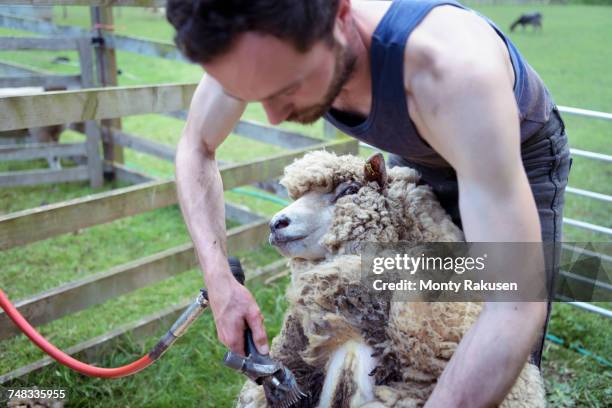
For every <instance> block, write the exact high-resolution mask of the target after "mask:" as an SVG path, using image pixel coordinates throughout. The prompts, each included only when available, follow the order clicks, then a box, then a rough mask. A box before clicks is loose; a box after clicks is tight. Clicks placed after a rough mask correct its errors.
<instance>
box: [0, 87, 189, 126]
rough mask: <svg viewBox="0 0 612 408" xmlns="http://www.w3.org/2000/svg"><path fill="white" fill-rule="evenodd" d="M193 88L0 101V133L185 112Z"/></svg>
mask: <svg viewBox="0 0 612 408" xmlns="http://www.w3.org/2000/svg"><path fill="white" fill-rule="evenodd" d="M196 85H197V84H195V83H187V84H168V85H158V86H134V87H108V88H95V89H85V90H79V91H57V92H45V93H41V94H37V95H24V96H9V97H6V98H0V131H7V130H14V129H24V128H30V127H37V126H49V125H60V124H65V123H69V122H84V121H87V120H100V119H113V118H119V117H123V116H130V115H138V114H145V113H162V112H169V111H176V110H181V109H186V108H187V107H188V106H189V103H190V102H191V97H192V95H193V92H194V91H195V87H196Z"/></svg>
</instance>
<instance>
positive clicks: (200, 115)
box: [176, 75, 268, 354]
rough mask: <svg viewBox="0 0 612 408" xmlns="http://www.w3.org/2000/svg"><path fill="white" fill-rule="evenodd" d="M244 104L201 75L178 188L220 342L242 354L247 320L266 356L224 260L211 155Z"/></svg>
mask: <svg viewBox="0 0 612 408" xmlns="http://www.w3.org/2000/svg"><path fill="white" fill-rule="evenodd" d="M244 109H245V104H244V103H243V102H240V101H236V100H234V99H232V98H230V97H228V96H226V95H225V94H224V93H223V90H222V88H221V86H220V85H219V84H218V83H217V82H216V81H215V80H214V79H213V78H211V77H209V76H207V75H205V76H204V77H203V78H202V81H200V84H199V85H198V87H197V89H196V91H195V94H194V96H193V99H192V101H191V106H190V109H189V115H188V117H187V122H186V125H185V128H184V130H183V135H182V137H181V140H180V142H179V144H178V148H177V151H176V184H177V191H178V199H179V203H180V206H181V210H182V212H183V218H184V219H185V223H186V224H187V228H188V230H189V233H190V235H191V238H192V240H193V243H194V246H195V250H196V254H197V256H198V259H199V262H200V265H201V267H202V270H203V271H204V280H205V282H206V287H207V289H208V296H209V300H210V307H211V309H212V312H213V314H214V317H215V324H216V327H217V335H218V337H219V340H221V342H222V343H224V344H225V345H226V346H228V347H229V348H230V349H231V350H233V351H235V352H239V353H244V329H245V321H246V322H247V323H248V325H249V327H250V328H251V330H252V332H253V339H254V340H255V343H256V344H257V348H258V350H259V351H260V352H262V353H264V354H266V353H267V352H268V342H267V337H266V333H265V330H264V327H263V317H262V315H261V312H260V311H259V308H258V306H257V304H256V303H255V300H254V299H253V296H252V295H251V294H250V293H249V291H248V290H247V289H246V288H245V287H244V286H242V285H240V284H239V283H238V282H237V281H236V280H235V279H234V277H233V276H232V274H231V272H230V270H229V266H228V262H227V246H226V229H225V209H224V199H223V184H222V180H221V174H220V172H219V169H218V167H217V163H216V161H215V151H216V149H217V147H218V146H219V145H220V144H221V142H223V140H225V138H226V137H227V135H228V134H229V133H230V132H231V131H232V129H233V127H234V125H235V124H236V122H237V121H238V120H239V119H240V116H241V115H242V113H243V112H244Z"/></svg>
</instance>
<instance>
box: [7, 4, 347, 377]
mask: <svg viewBox="0 0 612 408" xmlns="http://www.w3.org/2000/svg"><path fill="white" fill-rule="evenodd" d="M12 3H14V4H87V5H90V6H91V5H96V6H109V5H138V6H143V5H162V4H163V3H164V2H160V1H142V0H139V1H87V2H85V1H82V2H80V1H61V0H56V1H21V2H20V1H14V2H12ZM92 16H93V19H94V23H95V24H97V25H103V24H107V23H108V22H109V21H112V14H111V13H110V8H108V7H93V10H92ZM0 26H4V27H7V28H18V29H31V31H36V32H39V33H41V34H46V35H52V36H53V38H52V39H48V38H47V39H10V41H7V42H2V45H1V46H0V49H5V50H8V49H22V48H24V47H37V48H39V49H63V48H62V47H65V46H67V45H74V44H79V45H81V46H83V40H82V39H83V38H87V42H88V43H91V40H92V38H95V39H97V40H96V41H94V42H95V43H96V44H97V45H96V47H95V49H94V61H93V63H92V64H93V65H94V66H96V67H98V68H100V67H101V69H97V70H96V73H97V75H96V76H95V77H94V78H92V83H95V84H97V85H98V87H95V88H90V89H80V90H65V91H53V92H45V93H41V94H36V95H23V96H11V97H5V98H0V132H9V131H14V130H18V129H25V128H31V127H42V126H53V125H62V124H66V123H69V122H77V123H85V124H86V126H85V129H83V132H84V133H85V134H86V135H87V136H88V141H87V142H86V143H66V144H64V143H62V144H53V145H51V144H39V145H27V146H25V145H8V146H7V145H2V146H0V160H15V159H19V160H30V159H35V158H41V157H42V158H45V157H48V156H49V155H54V156H59V157H73V156H79V155H86V154H88V153H89V152H93V151H94V149H95V151H96V152H97V151H98V148H99V147H98V146H99V144H100V143H103V144H104V145H105V149H104V160H103V161H101V162H100V166H104V168H105V170H106V171H112V172H113V173H114V175H115V176H116V177H117V178H119V179H122V180H126V181H129V182H131V183H134V185H131V186H129V187H124V188H119V189H115V190H112V191H108V192H103V193H98V194H93V195H88V196H86V197H81V198H76V199H73V200H68V201H64V202H60V203H56V204H51V205H46V206H42V207H37V208H33V209H28V210H24V211H19V212H15V213H12V214H7V215H2V216H0V250H8V249H11V248H15V247H19V246H22V245H27V244H30V243H33V242H36V241H40V240H45V239H52V238H54V237H57V236H58V235H61V234H67V233H71V232H74V231H78V230H81V229H84V228H89V227H93V226H96V225H100V224H104V223H108V222H112V221H115V220H118V219H121V218H124V217H131V216H135V215H138V214H142V213H145V212H148V211H152V210H155V209H158V208H163V207H167V206H170V205H174V204H176V203H177V197H176V187H175V184H174V181H173V180H152V179H151V177H149V176H148V175H146V174H141V173H139V172H137V171H134V170H132V169H129V168H127V167H125V166H124V165H123V163H122V152H123V149H124V148H128V149H133V150H136V151H139V152H141V153H145V154H149V155H152V156H154V157H157V158H159V159H162V160H166V161H173V160H174V156H175V149H174V147H171V146H166V145H163V144H160V143H157V142H154V141H152V140H150V139H147V138H146V137H144V136H142V135H133V134H129V133H127V132H125V131H123V130H122V129H121V123H120V122H119V121H118V120H117V119H120V118H122V117H126V116H130V115H138V114H150V113H157V114H163V115H169V116H173V117H178V118H184V117H185V110H186V109H187V108H188V107H189V104H190V101H191V97H192V95H193V92H194V90H195V87H196V85H197V84H195V83H183V84H164V85H156V86H134V87H118V86H113V83H114V84H115V85H116V77H115V78H113V77H112V75H110V76H109V74H108V73H109V72H110V73H112V72H113V70H114V68H113V67H116V63H115V61H114V50H115V48H119V49H120V47H130V48H133V49H135V50H137V51H139V52H142V53H145V54H146V53H147V52H149V53H152V52H153V51H154V52H155V55H156V56H159V55H160V54H161V55H162V56H164V57H167V58H173V59H181V60H182V57H181V56H180V53H178V51H177V50H176V48H175V47H174V46H171V45H167V44H166V45H164V44H151V42H149V41H145V40H140V39H133V38H128V37H122V36H116V35H110V34H109V33H108V32H106V31H104V30H98V32H89V31H87V30H84V29H80V28H75V27H70V28H61V29H58V28H57V27H56V26H54V25H53V24H51V23H49V22H46V21H40V20H30V19H24V18H22V17H18V16H11V15H0ZM56 36H61V38H62V40H61V41H57V38H56ZM100 39H103V40H102V41H100ZM101 44H104V46H103V47H102V46H101ZM8 65H10V68H11V69H13V70H14V72H18V73H20V74H22V76H21V79H17V78H11V79H6V78H5V79H3V80H0V81H4V82H2V84H4V85H5V86H21V85H23V84H28V85H31V84H32V83H36V84H45V83H51V81H57V82H60V83H63V84H72V83H74V82H76V81H78V79H80V78H77V77H75V76H55V75H51V76H48V75H40V74H39V73H38V72H35V71H33V70H31V69H30V68H28V67H21V66H18V65H16V64H8ZM90 65H91V64H90ZM24 73H26V74H27V76H26V77H24V76H23V74H24ZM105 73H106V74H105ZM28 81H30V82H28ZM234 133H237V134H239V135H242V136H244V137H247V138H251V139H254V140H258V141H260V142H264V143H268V144H272V145H275V146H279V147H282V148H284V149H288V150H287V151H285V152H283V153H281V154H275V155H272V156H270V157H265V158H261V159H258V160H252V161H248V162H244V163H219V166H220V171H221V177H222V179H223V187H224V189H226V190H227V189H232V188H235V187H239V186H243V185H249V184H253V183H262V182H270V180H273V179H275V178H277V177H279V176H280V175H282V172H283V169H284V167H285V166H287V165H288V164H290V163H291V162H292V161H293V160H295V159H296V158H298V157H300V156H302V155H303V154H304V153H305V152H307V151H310V150H318V149H327V150H331V151H335V152H337V153H339V154H345V153H357V150H358V144H357V143H356V142H355V141H354V140H351V139H348V138H342V137H340V138H335V139H333V140H328V141H322V140H321V139H316V138H312V137H308V136H305V135H301V134H298V133H295V132H290V131H287V130H283V129H279V128H273V127H268V126H262V125H259V124H256V123H253V122H249V121H244V120H243V121H240V122H239V123H238V124H237V125H236V128H235V129H234ZM90 134H94V135H95V138H92V139H89V135H90ZM91 141H95V142H91ZM117 153H118V154H117ZM89 167H90V166H89V165H88V166H76V167H71V168H66V169H61V173H59V172H54V171H53V170H51V169H45V170H40V171H39V170H36V171H28V172H15V173H17V174H14V173H11V174H10V175H9V174H0V185H2V184H8V183H17V184H22V185H23V184H32V183H35V182H62V181H69V180H77V179H79V180H82V179H85V178H87V177H88V176H89V173H88V172H89V171H90V170H89ZM226 216H227V217H228V218H229V219H231V220H233V221H236V222H238V223H239V224H241V225H240V226H238V227H235V228H232V229H230V230H229V231H228V251H229V252H232V253H233V252H237V251H244V250H248V249H254V248H256V247H258V246H260V245H261V243H263V242H265V239H266V237H267V234H268V231H269V228H268V220H266V219H265V218H264V217H261V216H259V215H257V214H254V213H251V212H248V211H246V210H244V209H242V208H240V207H237V206H234V205H231V204H226ZM196 266H197V261H196V257H195V254H194V249H193V246H192V244H191V243H185V244H183V245H179V246H177V247H174V248H169V249H166V250H164V251H161V252H159V253H156V254H153V255H150V256H147V257H144V258H141V259H137V260H134V261H131V262H128V263H126V264H123V265H119V266H115V267H113V268H111V269H109V270H106V271H101V272H99V273H95V274H93V275H90V276H87V277H86V278H83V279H79V280H75V281H72V282H68V283H66V284H63V285H61V286H58V287H56V288H53V289H50V290H47V291H44V292H42V293H39V294H36V295H34V296H31V297H28V298H27V299H22V300H20V301H18V302H17V303H16V306H17V308H18V309H19V310H20V312H21V313H23V314H24V316H25V317H26V318H27V319H28V320H29V321H30V322H31V323H32V324H33V325H36V326H38V325H43V324H47V323H49V322H52V321H54V320H56V319H59V318H62V317H64V316H68V315H70V314H73V313H76V312H78V311H80V310H83V309H86V308H89V307H91V306H94V305H97V304H100V303H103V302H105V301H108V300H109V299H112V298H115V297H117V296H120V295H124V294H127V293H130V292H133V291H135V290H137V289H139V288H142V287H145V286H149V285H152V284H154V283H156V282H159V281H161V280H163V279H166V278H169V277H171V276H175V275H177V274H179V273H181V272H184V271H187V270H189V269H192V268H194V267H196ZM284 268H285V262H284V261H283V262H280V263H279V262H275V263H273V264H270V265H268V266H266V267H264V268H262V269H260V270H258V271H255V273H254V274H252V275H250V276H248V277H247V279H249V278H252V277H253V276H257V277H265V276H269V275H270V274H277V273H278V272H279V271H281V270H283V269H284ZM9 295H10V294H9ZM188 302H189V300H183V301H181V302H179V303H178V304H177V305H175V306H172V307H170V308H167V309H165V310H162V311H159V312H157V313H154V314H152V315H150V316H146V317H144V318H142V319H140V320H138V321H137V322H133V323H130V324H127V325H125V326H123V327H121V328H119V329H116V330H113V331H111V332H109V333H106V334H104V335H102V336H98V337H95V338H92V339H90V340H88V341H85V342H82V343H80V344H76V345H74V346H73V347H70V348H69V349H68V350H67V352H68V353H71V354H79V355H81V356H84V358H87V357H88V356H92V355H94V354H95V353H97V352H100V351H101V350H104V349H105V348H106V347H107V346H108V345H109V344H110V343H112V342H113V341H115V340H116V339H117V338H119V337H121V336H123V335H125V334H128V333H129V334H131V335H132V336H133V337H136V338H137V337H139V336H149V335H150V334H152V333H153V332H155V331H156V330H158V329H160V328H162V327H167V326H168V325H169V324H170V322H172V321H173V320H174V319H175V318H176V317H177V316H178V314H179V313H180V312H181V311H182V310H183V308H184V307H185V306H186V305H187V303H188ZM16 334H18V331H17V330H16V328H15V326H14V325H13V324H12V322H11V321H10V320H9V319H8V317H7V316H6V315H5V314H4V313H3V312H0V340H5V339H8V338H11V337H13V336H15V335H16ZM51 362H52V360H50V359H49V358H44V359H41V360H39V361H36V362H34V363H32V364H29V365H27V366H24V367H20V368H18V369H16V370H13V371H11V372H9V373H5V374H2V375H0V383H5V382H7V381H10V380H12V379H15V378H17V377H21V376H23V375H26V374H28V373H31V372H33V371H36V370H38V369H40V368H42V367H44V366H46V365H48V364H50V363H51Z"/></svg>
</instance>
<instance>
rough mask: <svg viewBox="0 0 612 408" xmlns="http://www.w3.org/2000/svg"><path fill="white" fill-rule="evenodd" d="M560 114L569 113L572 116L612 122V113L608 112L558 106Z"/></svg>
mask: <svg viewBox="0 0 612 408" xmlns="http://www.w3.org/2000/svg"><path fill="white" fill-rule="evenodd" d="M557 108H559V111H560V112H563V113H569V114H571V115H577V116H585V117H588V118H597V119H604V120H612V113H607V112H598V111H594V110H588V109H581V108H572V107H569V106H557Z"/></svg>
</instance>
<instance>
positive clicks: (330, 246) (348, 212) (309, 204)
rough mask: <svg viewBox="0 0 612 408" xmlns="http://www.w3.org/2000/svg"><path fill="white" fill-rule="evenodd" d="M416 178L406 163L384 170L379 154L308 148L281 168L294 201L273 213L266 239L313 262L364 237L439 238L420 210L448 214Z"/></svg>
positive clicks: (347, 250)
mask: <svg viewBox="0 0 612 408" xmlns="http://www.w3.org/2000/svg"><path fill="white" fill-rule="evenodd" d="M418 180H419V176H418V174H417V172H416V171H415V170H413V169H410V168H407V167H396V168H393V169H390V170H389V171H387V169H386V166H385V161H384V158H383V156H382V154H380V153H376V154H374V155H372V156H370V157H369V158H368V159H367V160H365V161H364V160H363V159H362V158H359V157H356V156H352V155H343V156H336V155H335V154H334V153H330V152H326V151H316V152H311V153H308V154H306V155H305V156H304V157H303V158H301V159H298V160H296V161H295V162H294V163H292V164H291V165H289V166H287V168H286V169H285V173H284V176H283V177H282V179H281V181H280V182H281V184H282V185H284V186H285V187H286V188H287V191H288V192H289V195H290V196H291V198H293V199H294V200H295V201H294V202H293V203H292V204H290V205H289V206H288V207H286V208H285V209H283V210H282V211H280V212H279V213H277V214H276V215H275V216H274V217H273V218H272V220H271V222H270V230H271V233H270V243H271V244H272V245H274V246H276V248H277V249H278V250H279V251H280V252H281V253H282V254H283V255H284V256H286V257H289V258H292V259H303V260H307V261H317V260H322V259H325V258H328V257H330V256H333V255H336V254H343V253H356V252H357V251H358V249H359V245H360V243H361V242H364V241H377V242H397V241H400V240H411V241H422V240H426V241H432V240H439V239H440V237H439V236H438V235H436V234H437V232H436V231H439V228H438V226H437V225H435V226H434V225H432V222H429V221H428V220H427V219H424V218H423V216H422V215H423V214H421V212H422V211H421V209H423V210H424V211H425V212H428V214H425V215H426V217H425V218H431V217H430V216H431V215H433V216H434V218H438V219H439V218H440V216H445V217H446V219H447V220H446V221H447V222H450V219H449V218H448V216H446V214H445V213H444V210H442V209H441V207H440V206H439V204H438V203H437V200H436V199H435V197H434V195H433V193H432V192H431V190H430V189H429V188H428V187H426V186H423V185H418ZM432 210H435V211H433V213H432ZM429 213H432V214H429ZM451 224H452V223H451ZM430 227H431V228H430ZM434 227H435V228H434ZM455 228H456V227H455ZM429 232H431V233H429ZM455 238H456V237H453V239H455ZM443 240H446V239H443Z"/></svg>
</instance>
